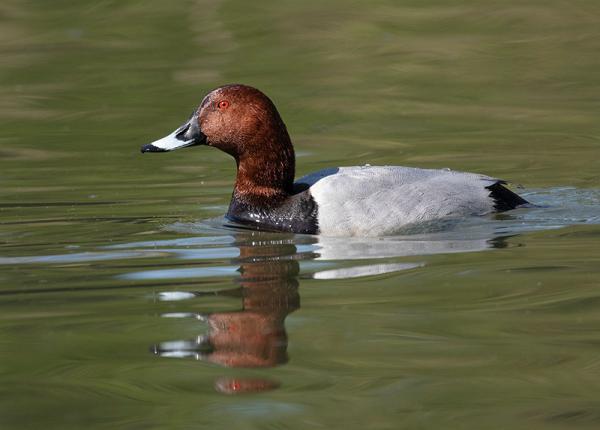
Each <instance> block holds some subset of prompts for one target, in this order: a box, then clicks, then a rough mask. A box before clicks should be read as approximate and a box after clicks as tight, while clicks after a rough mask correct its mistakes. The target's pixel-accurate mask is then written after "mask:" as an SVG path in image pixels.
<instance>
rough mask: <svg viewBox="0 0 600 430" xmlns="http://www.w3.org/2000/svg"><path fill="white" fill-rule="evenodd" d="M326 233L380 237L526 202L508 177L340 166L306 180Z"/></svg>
mask: <svg viewBox="0 0 600 430" xmlns="http://www.w3.org/2000/svg"><path fill="white" fill-rule="evenodd" d="M298 183H306V184H307V185H308V186H309V187H310V188H309V191H310V193H311V195H312V197H313V199H314V200H315V202H316V204H317V207H318V224H319V229H320V232H321V233H322V234H325V235H333V236H344V235H357V236H359V235H360V236H364V235H367V236H381V235H385V234H393V233H395V232H398V231H399V230H401V229H402V228H403V227H406V226H407V225H411V224H416V223H424V222H429V221H433V220H438V219H443V218H449V217H464V216H468V215H484V214H486V213H490V212H494V211H498V210H507V209H512V208H514V207H516V206H518V205H520V204H525V203H527V202H526V201H525V200H524V199H522V198H520V197H519V196H517V195H516V194H515V193H513V192H512V191H510V190H508V189H506V188H505V187H503V183H504V182H503V181H501V180H499V179H495V178H491V177H489V176H484V175H478V174H474V173H463V172H456V171H452V170H433V169H417V168H411V167H399V166H362V167H340V168H337V169H326V170H322V171H319V172H315V173H313V174H311V175H307V176H305V177H303V178H301V179H300V180H299V181H298Z"/></svg>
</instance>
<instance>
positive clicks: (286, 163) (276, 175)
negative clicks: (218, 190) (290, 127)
mask: <svg viewBox="0 0 600 430" xmlns="http://www.w3.org/2000/svg"><path fill="white" fill-rule="evenodd" d="M257 137H258V136H257ZM248 147H249V148H257V149H259V150H256V151H247V152H244V153H243V154H240V155H238V156H237V157H236V162H237V177H236V179H235V187H234V190H233V198H234V199H237V200H240V201H244V202H246V203H250V204H253V205H258V206H262V205H263V204H264V205H269V204H272V203H276V202H278V201H281V200H282V199H285V198H286V197H287V196H289V195H290V194H292V192H293V188H294V168H295V156H294V148H293V146H292V142H291V141H290V138H289V135H288V134H287V131H286V130H285V128H283V129H282V130H281V131H280V133H278V134H277V135H276V136H273V137H272V138H268V139H262V141H261V142H256V144H252V145H248Z"/></svg>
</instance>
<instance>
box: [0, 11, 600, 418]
mask: <svg viewBox="0 0 600 430" xmlns="http://www.w3.org/2000/svg"><path fill="white" fill-rule="evenodd" d="M598 16H600V6H598V5H597V4H596V3H595V2H591V1H584V0H578V1H575V2H570V3H568V4H567V3H564V2H562V1H549V2H548V1H546V2H543V3H540V2H527V3H526V4H524V3H523V2H516V1H508V2H503V3H502V4H497V5H496V4H494V5H491V4H489V2H481V1H471V2H462V3H460V4H458V3H457V4H454V5H449V4H448V3H447V2H441V1H427V2H409V1H403V2H385V1H381V2H364V3H360V2H351V3H348V2H339V1H331V2H327V3H325V4H323V3H322V2H259V3H252V4H251V5H250V4H248V3H247V2H239V1H226V2H207V1H181V2H175V3H173V2H169V3H164V2H158V1H149V2H144V3H143V4H142V3H139V2H134V1H124V2H110V1H107V2H87V1H79V2H73V1H66V0H65V1H59V2H52V3H44V2H23V1H12V0H7V1H4V2H3V3H2V5H0V20H2V24H1V25H0V64H1V67H0V119H1V124H2V126H1V128H0V181H1V183H2V187H1V189H0V306H1V307H2V314H1V315H2V316H1V317H0V357H1V358H0V382H1V383H0V396H1V397H0V398H1V399H2V401H1V402H0V405H1V406H0V410H1V412H0V426H1V427H2V428H3V429H22V428H31V429H37V428H48V429H81V428H90V429H96V428H98V429H100V428H124V429H134V428H144V429H148V428H161V429H162V428H169V429H171V428H176V429H179V428H181V429H184V428H204V427H207V428H208V427H210V428H292V429H295V428H298V429H305V428H319V427H324V428H342V427H343V428H373V429H396V428H441V427H444V428H465V429H471V428H483V427H485V428H489V429H504V428H509V427H510V428H522V429H562V428H564V429H567V428H569V429H572V428H582V429H583V428H590V429H591V428H597V427H598V423H599V421H600V413H599V412H598V411H599V404H598V398H600V395H599V394H600V377H599V371H600V360H599V358H598V357H599V349H598V345H599V344H600V335H599V333H600V318H599V317H598V315H600V312H599V311H600V307H599V306H600V301H599V299H600V290H599V287H600V284H599V279H600V264H599V263H600V242H599V238H600V225H599V222H600V191H599V189H600V186H599V176H598V170H599V169H598V168H599V166H598V147H599V144H600V126H599V125H598V124H599V122H598V118H599V117H600V106H599V105H598V100H599V96H600V94H599V92H600V86H599V82H600V81H599V80H598V77H597V75H598V73H597V71H598V69H599V66H600V59H599V57H598V55H597V52H598V49H599V48H600V37H599V36H600V26H599V24H600V23H599V19H598ZM228 82H243V83H247V84H251V85H255V86H257V87H259V88H261V89H263V90H264V91H265V92H266V93H267V94H268V95H269V96H271V98H273V100H274V101H275V103H276V104H277V106H278V108H279V110H280V112H281V114H282V116H283V118H284V120H285V121H286V123H287V126H288V129H289V131H290V134H291V135H292V139H293V140H294V142H295V145H296V151H297V161H298V169H297V171H298V175H299V176H300V175H303V174H306V173H308V172H311V171H314V170H317V169H321V168H324V167H329V166H337V165H364V164H365V163H369V164H371V165H377V164H392V165H394V164H396V165H410V166H421V167H435V168H452V169H455V170H465V171H475V172H481V173H486V174H489V175H493V176H497V177H501V178H505V179H508V180H511V181H513V184H514V185H515V186H518V185H519V184H521V185H522V186H523V187H524V188H523V189H520V190H519V192H520V193H522V194H524V195H525V196H526V197H527V198H528V199H530V200H531V201H533V202H534V203H536V204H538V205H539V206H540V207H538V208H529V209H520V210H517V211H513V212H511V213H506V214H499V215H495V216H490V217H484V218H481V219H475V220H464V221H463V222H460V223H458V224H455V225H448V226H446V227H445V228H444V229H439V230H438V231H433V232H413V233H414V234H406V235H403V236H397V237H387V238H380V239H360V238H354V239H339V238H335V239H333V238H320V237H311V236H301V235H288V234H273V233H256V232H254V233H252V232H247V231H241V230H236V229H226V228H223V227H222V222H221V219H220V217H221V216H222V214H223V213H224V212H225V210H226V208H227V204H228V202H229V197H230V193H231V185H232V179H233V175H234V163H233V162H232V161H231V160H230V159H229V158H228V157H227V156H226V155H225V154H222V153H219V152H218V151H215V150H211V149H210V148H191V149H189V150H182V151H180V152H175V153H172V154H162V155H154V154H147V155H144V156H142V155H140V154H139V147H140V145H141V144H143V143H147V142H150V141H152V140H154V139H156V138H158V137H161V136H163V135H165V134H166V133H167V132H169V131H171V130H172V129H173V128H174V127H176V126H177V125H179V124H180V123H181V122H182V121H183V120H184V119H185V118H186V117H187V116H188V114H189V111H190V110H191V109H192V108H193V107H194V106H195V105H197V104H198V103H199V101H200V100H201V98H202V97H203V95H204V94H205V93H206V92H207V91H208V90H210V89H211V88H213V87H215V86H218V85H221V84H224V83H228Z"/></svg>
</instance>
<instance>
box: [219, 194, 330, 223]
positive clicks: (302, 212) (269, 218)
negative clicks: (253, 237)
mask: <svg viewBox="0 0 600 430" xmlns="http://www.w3.org/2000/svg"><path fill="white" fill-rule="evenodd" d="M317 213H318V211H317V204H316V203H315V200H314V199H313V197H312V195H311V194H310V191H309V190H307V189H305V190H304V191H300V192H298V193H296V194H294V195H292V196H289V197H288V198H286V199H284V200H282V201H279V202H267V203H264V202H261V201H260V199H255V200H250V199H244V198H240V197H237V196H236V195H235V194H234V196H233V198H232V199H231V203H230V205H229V210H228V211H227V219H229V220H230V221H233V222H235V223H238V224H242V225H244V226H248V227H250V228H253V229H257V230H269V231H283V232H290V233H302V234H317V233H318V232H319V226H318V224H317Z"/></svg>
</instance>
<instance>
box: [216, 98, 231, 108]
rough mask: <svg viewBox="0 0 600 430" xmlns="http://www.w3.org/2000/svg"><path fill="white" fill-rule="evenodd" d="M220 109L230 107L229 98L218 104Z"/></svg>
mask: <svg viewBox="0 0 600 430" xmlns="http://www.w3.org/2000/svg"><path fill="white" fill-rule="evenodd" d="M218 106H219V109H221V110H225V109H227V108H228V107H229V102H228V101H227V100H221V101H220V102H219V104H218Z"/></svg>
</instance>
